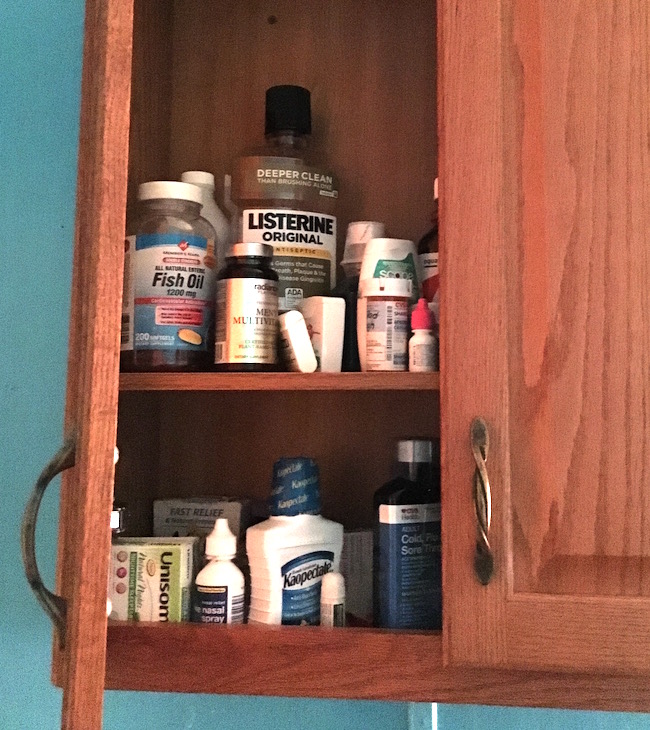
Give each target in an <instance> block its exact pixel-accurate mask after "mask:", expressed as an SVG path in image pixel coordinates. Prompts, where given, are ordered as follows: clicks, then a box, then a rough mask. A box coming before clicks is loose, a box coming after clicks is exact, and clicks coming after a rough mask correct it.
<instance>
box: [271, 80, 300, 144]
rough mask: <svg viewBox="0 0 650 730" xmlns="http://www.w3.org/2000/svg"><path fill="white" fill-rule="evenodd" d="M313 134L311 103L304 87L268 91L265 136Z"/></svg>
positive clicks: (284, 87) (275, 87)
mask: <svg viewBox="0 0 650 730" xmlns="http://www.w3.org/2000/svg"><path fill="white" fill-rule="evenodd" d="M277 132H296V133H297V134H311V102H310V94H309V90H308V89H304V88H303V87H302V86H272V87H271V88H270V89H267V90H266V128H265V134H275V133H277Z"/></svg>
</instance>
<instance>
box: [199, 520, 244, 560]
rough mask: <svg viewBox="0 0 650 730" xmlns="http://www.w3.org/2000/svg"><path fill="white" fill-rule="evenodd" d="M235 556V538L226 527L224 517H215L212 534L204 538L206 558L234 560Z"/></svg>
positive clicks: (226, 521)
mask: <svg viewBox="0 0 650 730" xmlns="http://www.w3.org/2000/svg"><path fill="white" fill-rule="evenodd" d="M236 554H237V538H236V537H235V536H234V535H233V534H232V532H231V531H230V527H228V520H227V519H226V518H225V517H217V520H216V522H215V523H214V527H213V529H212V532H211V533H210V534H209V535H208V536H207V537H206V538H205V555H206V557H207V558H234V557H235V555H236Z"/></svg>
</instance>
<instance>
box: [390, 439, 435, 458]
mask: <svg viewBox="0 0 650 730" xmlns="http://www.w3.org/2000/svg"><path fill="white" fill-rule="evenodd" d="M397 461H399V462H401V463H404V464H411V463H414V462H415V463H417V464H430V463H431V462H432V461H433V443H432V442H431V441H430V440H429V439H400V440H399V441H398V442H397Z"/></svg>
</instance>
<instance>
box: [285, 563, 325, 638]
mask: <svg viewBox="0 0 650 730" xmlns="http://www.w3.org/2000/svg"><path fill="white" fill-rule="evenodd" d="M333 565H334V553H333V552H331V551H329V550H317V551H315V552H312V553H307V554H305V555H300V556H299V557H297V558H294V559H293V560H290V561H289V562H288V563H285V565H283V566H282V624H283V625H285V626H289V625H294V626H296V625H301V624H308V625H310V626H318V624H319V623H320V587H321V580H322V578H323V576H324V575H325V573H329V572H330V571H331V570H332V569H333Z"/></svg>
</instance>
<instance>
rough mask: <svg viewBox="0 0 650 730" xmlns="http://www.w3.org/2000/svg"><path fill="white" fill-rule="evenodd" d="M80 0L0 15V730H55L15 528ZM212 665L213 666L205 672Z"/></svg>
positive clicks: (217, 719) (48, 372)
mask: <svg viewBox="0 0 650 730" xmlns="http://www.w3.org/2000/svg"><path fill="white" fill-rule="evenodd" d="M82 5H83V4H82V0H59V1H58V2H56V3H49V2H44V1H43V0H40V2H39V0H3V2H2V11H1V13H0V15H1V22H0V88H1V89H2V91H3V93H2V97H0V163H1V164H0V169H1V171H2V175H0V220H2V222H3V231H2V232H3V240H2V255H3V263H4V266H3V274H4V276H3V279H4V280H3V282H2V286H1V287H0V323H1V324H2V337H3V346H2V347H1V348H0V444H2V447H1V450H0V454H1V455H0V499H1V504H2V508H3V514H4V515H5V529H4V530H0V554H1V555H2V556H3V559H2V561H0V585H1V586H2V591H0V627H1V628H0V677H1V678H2V681H1V682H0V728H2V729H3V730H19V729H20V730H23V729H25V730H33V729H35V728H38V729H39V730H48V728H56V727H58V724H59V720H58V718H59V714H60V707H61V697H60V692H59V691H58V690H56V689H55V688H53V687H52V686H51V685H50V683H49V664H50V628H49V625H48V623H47V620H46V618H45V616H44V615H43V613H42V612H41V610H40V608H39V607H38V606H37V604H36V602H35V600H34V599H33V597H32V595H31V593H30V592H29V590H28V588H27V584H26V582H25V580H24V578H23V575H22V566H21V562H20V554H19V547H18V545H19V524H20V518H21V514H22V510H23V507H24V504H25V502H26V500H27V495H28V489H29V485H31V484H32V483H33V482H34V480H35V479H36V477H37V476H38V473H39V471H40V469H41V468H42V466H43V465H44V464H45V463H46V461H47V460H48V459H49V458H50V456H51V455H52V454H53V453H54V451H55V450H56V449H57V448H58V446H59V445H60V441H61V433H62V427H61V424H62V418H63V392H64V386H65V360H66V349H67V319H68V308H69V295H70V269H71V259H72V235H73V223H74V216H73V208H74V191H75V174H76V148H77V133H78V105H79V78H80V58H81V34H82V23H83V7H82ZM57 519H58V500H57V495H56V489H53V490H52V493H51V494H48V495H47V496H46V497H45V500H44V503H43V507H42V509H41V519H40V523H39V530H38V535H37V539H38V553H39V560H40V564H41V567H42V571H43V573H44V575H45V578H46V582H48V583H49V584H52V583H53V576H54V557H55V553H56V530H57ZM215 671H218V667H216V668H215ZM407 718H410V723H411V727H413V728H418V730H426V728H427V727H431V726H432V724H431V712H430V706H426V705H412V706H411V707H410V708H409V707H408V706H407V705H405V704H400V703H370V702H330V701H312V700H300V701H296V700H294V701H291V700H284V699H267V698H251V697H205V696H198V697H192V696H178V695H165V696H161V695H152V694H134V693H121V692H109V693H107V694H106V702H105V727H106V728H107V729H108V730H111V728H117V727H120V728H122V729H123V730H130V729H131V728H133V729H134V730H135V729H136V728H138V729H139V730H142V729H143V728H145V729H147V728H152V727H155V728H156V729H157V730H167V729H168V728H169V729H170V730H171V729H172V728H185V729H186V730H202V729H203V728H206V729H207V728H219V729H220V730H226V729H227V728H240V727H243V728H246V730H257V728H259V729H260V730H274V728H285V727H289V726H290V727H292V728H294V729H295V730H300V729H302V728H305V729H307V728H309V729H310V730H330V729H333V728H335V729H336V730H347V729H348V728H349V729H350V730H352V729H355V730H356V729H365V728H372V729H373V730H384V729H386V730H401V729H402V728H406V727H407V725H408V719H407ZM438 726H439V727H440V728H442V729H443V730H447V729H449V730H474V729H475V728H476V729H477V730H478V728H479V727H480V728H485V727H487V728H502V729H503V730H510V729H513V730H514V729H515V728H517V729H520V728H527V729H530V730H536V729H537V728H539V730H555V728H557V729H558V730H560V728H561V729H562V730H573V729H574V728H576V729H577V728H597V729H598V730H623V728H626V729H628V728H629V729H630V730H637V729H639V730H640V729H641V728H650V716H648V715H629V714H613V713H577V712H560V711H544V710H518V709H503V708H485V707H470V706H451V705H445V706H439V708H438Z"/></svg>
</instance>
